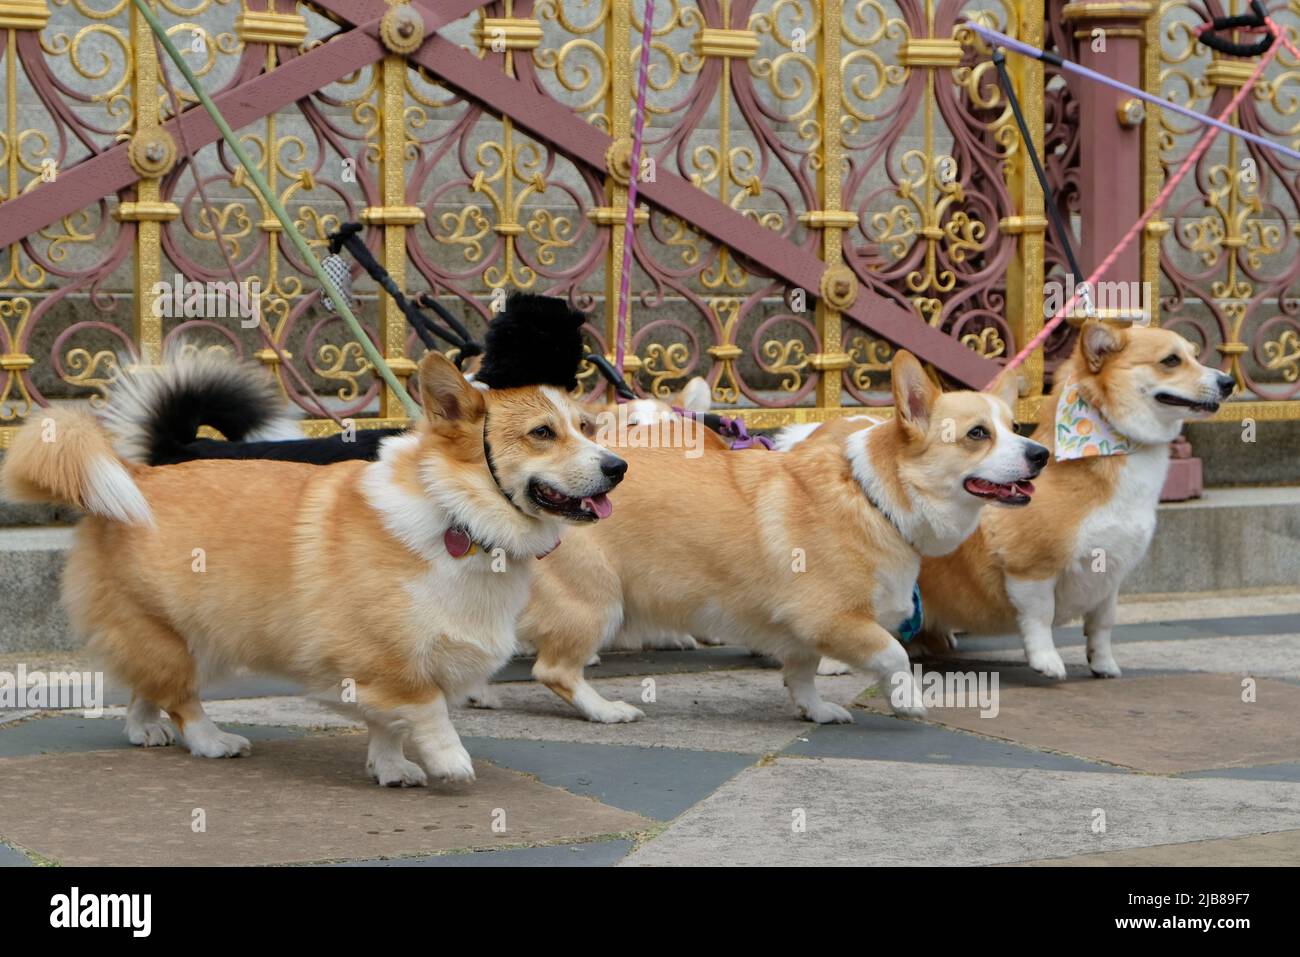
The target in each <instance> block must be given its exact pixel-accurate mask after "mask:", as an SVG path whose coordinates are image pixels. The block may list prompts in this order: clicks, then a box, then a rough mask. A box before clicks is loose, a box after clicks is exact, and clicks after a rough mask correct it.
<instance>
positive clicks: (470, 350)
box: [329, 223, 637, 401]
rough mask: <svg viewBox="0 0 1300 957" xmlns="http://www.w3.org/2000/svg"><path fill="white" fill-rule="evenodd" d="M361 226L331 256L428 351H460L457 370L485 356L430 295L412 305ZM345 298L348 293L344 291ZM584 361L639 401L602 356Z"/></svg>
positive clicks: (340, 239) (347, 231) (338, 235)
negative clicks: (368, 284)
mask: <svg viewBox="0 0 1300 957" xmlns="http://www.w3.org/2000/svg"><path fill="white" fill-rule="evenodd" d="M361 230H362V226H361V224H360V223H344V224H343V225H342V226H340V227H339V228H338V229H337V230H336V231H334V232H332V233H330V234H329V249H330V254H331V255H334V256H337V255H338V254H339V251H340V250H342V249H346V250H347V251H348V252H349V253H350V254H351V255H352V258H353V259H355V260H356V261H357V262H358V263H359V264H360V265H361V268H362V269H364V270H365V271H366V273H367V274H368V275H369V276H370V278H371V279H373V280H374V281H375V282H377V283H378V284H379V286H380V288H382V289H383V290H384V292H386V293H388V294H389V295H390V296H392V297H393V301H394V302H395V303H397V308H398V309H400V310H401V311H402V315H404V316H405V317H406V321H407V322H408V323H410V326H411V328H412V329H414V330H415V334H416V335H417V336H419V337H420V341H421V342H423V343H424V347H425V348H426V349H430V350H434V351H437V350H438V343H437V339H442V340H443V341H444V342H446V343H447V344H448V345H450V346H452V347H453V348H455V349H458V350H460V352H459V354H458V355H457V357H456V367H457V368H460V367H461V365H462V364H463V363H464V361H465V360H466V359H468V358H470V357H471V356H477V355H482V354H483V345H482V344H481V343H480V342H478V341H476V340H475V339H474V337H473V336H472V335H470V332H469V330H468V329H467V328H465V325H464V323H462V322H461V321H460V320H459V319H457V318H456V317H455V316H453V315H452V314H451V313H450V312H448V311H447V309H446V308H445V307H444V306H443V305H442V303H440V302H438V300H437V299H435V298H434V297H433V296H430V295H429V294H428V293H427V292H424V293H420V296H419V304H418V305H417V304H416V303H413V302H411V301H410V300H409V299H407V298H406V296H405V295H404V294H403V292H402V290H401V289H399V288H398V287H397V283H395V282H394V281H393V277H392V276H391V275H390V274H389V272H388V270H387V269H385V268H384V267H383V266H382V265H381V264H380V263H379V261H378V260H377V259H375V257H374V255H373V254H372V253H371V252H370V250H369V248H367V246H366V244H365V242H364V241H363V240H362V239H361ZM344 292H345V294H346V290H344ZM422 308H424V309H432V310H433V311H434V312H436V313H437V314H438V316H439V318H441V319H442V321H443V322H444V323H446V326H445V327H443V326H439V325H438V324H437V323H436V322H434V321H433V320H432V319H430V318H429V317H428V316H426V315H425V314H424V313H423V312H422V311H421V309H422ZM584 358H585V359H586V360H587V361H588V362H590V363H591V364H592V365H594V366H595V367H596V368H597V369H598V370H599V371H600V374H601V375H602V376H603V377H604V378H605V381H607V382H608V383H609V384H610V385H611V386H613V387H614V391H615V392H616V393H617V394H618V396H619V398H621V399H626V400H628V401H631V400H633V399H635V398H636V397H637V394H636V392H635V391H634V390H633V389H632V387H631V386H630V385H628V384H627V382H626V380H624V379H623V377H622V376H620V375H619V374H618V371H617V370H616V369H615V368H614V366H613V365H612V364H611V363H610V361H609V360H608V359H606V358H605V357H604V356H603V355H600V354H599V353H597V352H588V353H587V354H586V356H584Z"/></svg>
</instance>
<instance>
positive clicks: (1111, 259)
mask: <svg viewBox="0 0 1300 957" xmlns="http://www.w3.org/2000/svg"><path fill="white" fill-rule="evenodd" d="M1265 22H1266V23H1267V24H1268V26H1269V29H1270V30H1272V31H1273V35H1274V36H1276V37H1277V38H1278V39H1280V40H1281V41H1282V42H1281V44H1276V43H1275V44H1273V46H1272V47H1270V48H1269V50H1268V52H1267V53H1265V54H1264V56H1263V58H1261V59H1260V61H1259V64H1258V65H1257V66H1256V67H1255V72H1253V73H1252V74H1251V75H1250V79H1249V80H1247V81H1246V82H1245V83H1244V84H1243V85H1242V87H1241V89H1239V90H1238V91H1237V92H1236V94H1235V95H1234V96H1233V98H1232V99H1231V100H1230V101H1229V103H1228V105H1227V107H1225V108H1224V110H1223V112H1222V113H1220V114H1219V116H1218V119H1219V121H1220V122H1223V121H1225V120H1226V119H1227V118H1228V117H1229V116H1231V115H1232V113H1233V111H1234V110H1236V109H1237V107H1238V106H1240V105H1241V101H1242V100H1244V99H1245V98H1246V97H1247V96H1248V95H1249V94H1250V92H1251V90H1253V89H1254V88H1255V83H1256V81H1258V80H1259V78H1260V75H1261V74H1262V73H1263V72H1264V70H1265V69H1266V68H1267V67H1268V65H1269V63H1271V62H1272V60H1273V57H1275V56H1277V54H1278V52H1279V51H1280V50H1281V49H1282V47H1283V46H1285V47H1286V48H1287V49H1288V50H1290V51H1291V53H1292V54H1293V55H1295V56H1298V57H1300V51H1297V49H1296V47H1295V45H1294V44H1293V43H1291V41H1290V40H1288V39H1287V38H1286V36H1285V35H1284V34H1283V33H1282V30H1281V29H1280V28H1279V27H1278V25H1277V24H1276V23H1274V22H1273V21H1272V20H1271V19H1270V20H1266V21H1265ZM1218 135H1219V130H1218V128H1217V127H1211V128H1210V129H1208V130H1206V131H1205V133H1204V134H1202V136H1201V138H1200V140H1199V141H1197V143H1196V146H1195V147H1194V148H1193V149H1192V151H1191V152H1190V153H1189V154H1187V158H1186V159H1185V160H1183V163H1182V165H1181V166H1179V168H1178V171H1177V172H1176V173H1174V175H1173V176H1172V177H1170V178H1169V179H1168V180H1167V181H1166V182H1165V185H1164V188H1163V189H1161V190H1160V194H1159V195H1158V196H1156V198H1155V200H1154V201H1153V202H1152V203H1151V205H1150V206H1148V207H1147V208H1146V210H1145V211H1144V212H1143V213H1142V215H1141V216H1139V217H1138V220H1137V222H1135V223H1134V224H1133V225H1132V226H1130V227H1129V229H1128V232H1126V233H1125V234H1124V237H1123V238H1122V239H1121V240H1120V241H1119V245H1117V246H1116V247H1115V248H1114V249H1112V250H1111V251H1110V254H1109V255H1108V256H1107V257H1106V258H1105V259H1103V260H1102V261H1101V265H1099V266H1098V267H1097V268H1096V269H1094V270H1093V271H1092V275H1090V276H1089V277H1088V278H1087V280H1085V282H1084V284H1083V285H1081V286H1079V287H1077V288H1076V290H1075V293H1074V295H1073V296H1071V297H1070V301H1069V302H1067V303H1066V304H1065V305H1063V306H1062V307H1061V308H1060V309H1059V310H1057V313H1056V315H1054V316H1053V317H1052V318H1051V319H1050V320H1049V321H1048V322H1046V323H1044V324H1043V328H1042V329H1040V330H1039V331H1038V334H1037V335H1036V336H1034V337H1033V338H1032V339H1030V340H1029V342H1027V343H1026V344H1025V347H1024V348H1023V349H1021V350H1020V351H1019V352H1017V353H1016V354H1015V355H1014V356H1013V357H1012V358H1011V360H1010V361H1008V362H1007V364H1006V365H1005V366H1004V367H1003V369H1004V370H1006V369H1014V368H1016V366H1018V365H1020V364H1021V363H1022V362H1024V361H1025V359H1026V358H1028V356H1029V354H1030V353H1032V352H1033V351H1034V350H1035V349H1037V348H1038V347H1039V346H1041V345H1042V344H1043V343H1044V342H1045V341H1047V337H1048V336H1050V335H1051V334H1052V331H1053V330H1054V329H1055V328H1056V327H1057V326H1059V325H1060V324H1061V323H1062V322H1063V321H1064V320H1065V317H1066V316H1067V315H1069V313H1070V312H1071V311H1072V310H1073V309H1074V306H1075V304H1076V303H1077V302H1078V301H1079V299H1080V298H1081V296H1080V293H1081V291H1082V289H1083V288H1084V286H1087V287H1091V286H1093V285H1094V284H1095V283H1096V282H1097V280H1098V279H1100V278H1101V276H1102V275H1103V274H1104V273H1105V272H1106V270H1108V269H1109V268H1110V267H1111V266H1112V265H1113V264H1114V263H1115V260H1116V259H1118V258H1119V256H1120V254H1121V253H1122V252H1124V250H1125V249H1127V248H1128V247H1129V245H1130V244H1131V243H1132V242H1133V240H1134V239H1135V238H1137V235H1138V233H1140V232H1141V231H1142V229H1143V228H1144V227H1145V226H1146V224H1147V223H1148V222H1149V221H1150V220H1151V217H1153V216H1155V215H1156V213H1158V212H1160V210H1161V208H1162V207H1163V206H1164V204H1165V203H1167V202H1168V201H1169V197H1170V196H1171V195H1172V194H1173V192H1174V190H1175V189H1177V188H1178V184H1179V183H1180V182H1181V181H1182V179H1183V177H1184V176H1186V175H1187V174H1188V173H1189V172H1190V171H1191V170H1192V167H1194V166H1195V165H1196V162H1197V160H1199V159H1200V158H1201V156H1202V154H1204V153H1205V151H1206V150H1207V149H1209V148H1210V144H1211V143H1212V142H1214V138H1215V137H1216V136H1218ZM1044 198H1045V199H1046V197H1044Z"/></svg>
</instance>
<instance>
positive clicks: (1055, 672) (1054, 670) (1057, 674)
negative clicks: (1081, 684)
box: [1029, 648, 1065, 681]
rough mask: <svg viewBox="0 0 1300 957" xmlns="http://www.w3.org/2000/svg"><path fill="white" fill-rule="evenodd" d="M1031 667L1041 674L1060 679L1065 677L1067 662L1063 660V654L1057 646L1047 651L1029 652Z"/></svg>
mask: <svg viewBox="0 0 1300 957" xmlns="http://www.w3.org/2000/svg"><path fill="white" fill-rule="evenodd" d="M1029 667H1031V668H1033V669H1034V670H1035V671H1037V672H1038V673H1039V674H1040V675H1045V676H1047V677H1048V678H1056V679H1057V680H1058V681H1059V680H1060V679H1062V678H1064V677H1065V662H1064V661H1062V660H1061V656H1060V655H1059V654H1058V653H1057V651H1056V649H1055V648H1049V649H1047V650H1046V651H1031V652H1030V653H1029Z"/></svg>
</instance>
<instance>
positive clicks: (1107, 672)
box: [1088, 655, 1123, 678]
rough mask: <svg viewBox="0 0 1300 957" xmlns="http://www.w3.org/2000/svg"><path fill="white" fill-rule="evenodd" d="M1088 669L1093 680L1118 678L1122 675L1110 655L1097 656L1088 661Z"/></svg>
mask: <svg viewBox="0 0 1300 957" xmlns="http://www.w3.org/2000/svg"><path fill="white" fill-rule="evenodd" d="M1088 667H1089V668H1091V669H1092V676H1093V677H1094V678H1118V677H1119V676H1120V675H1121V674H1123V672H1122V671H1120V670H1119V665H1117V664H1116V663H1115V659H1114V658H1113V657H1112V656H1110V655H1104V656H1102V655H1098V656H1097V657H1096V658H1092V659H1089V661H1088Z"/></svg>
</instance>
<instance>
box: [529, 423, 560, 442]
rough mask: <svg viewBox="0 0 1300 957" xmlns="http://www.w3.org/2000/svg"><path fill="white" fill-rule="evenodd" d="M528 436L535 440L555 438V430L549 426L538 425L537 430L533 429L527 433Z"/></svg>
mask: <svg viewBox="0 0 1300 957" xmlns="http://www.w3.org/2000/svg"><path fill="white" fill-rule="evenodd" d="M528 434H529V435H531V436H532V437H533V438H535V439H553V438H555V430H554V429H553V428H551V427H550V426H549V425H539V426H538V427H537V428H535V429H533V431H531V432H529V433H528Z"/></svg>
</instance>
